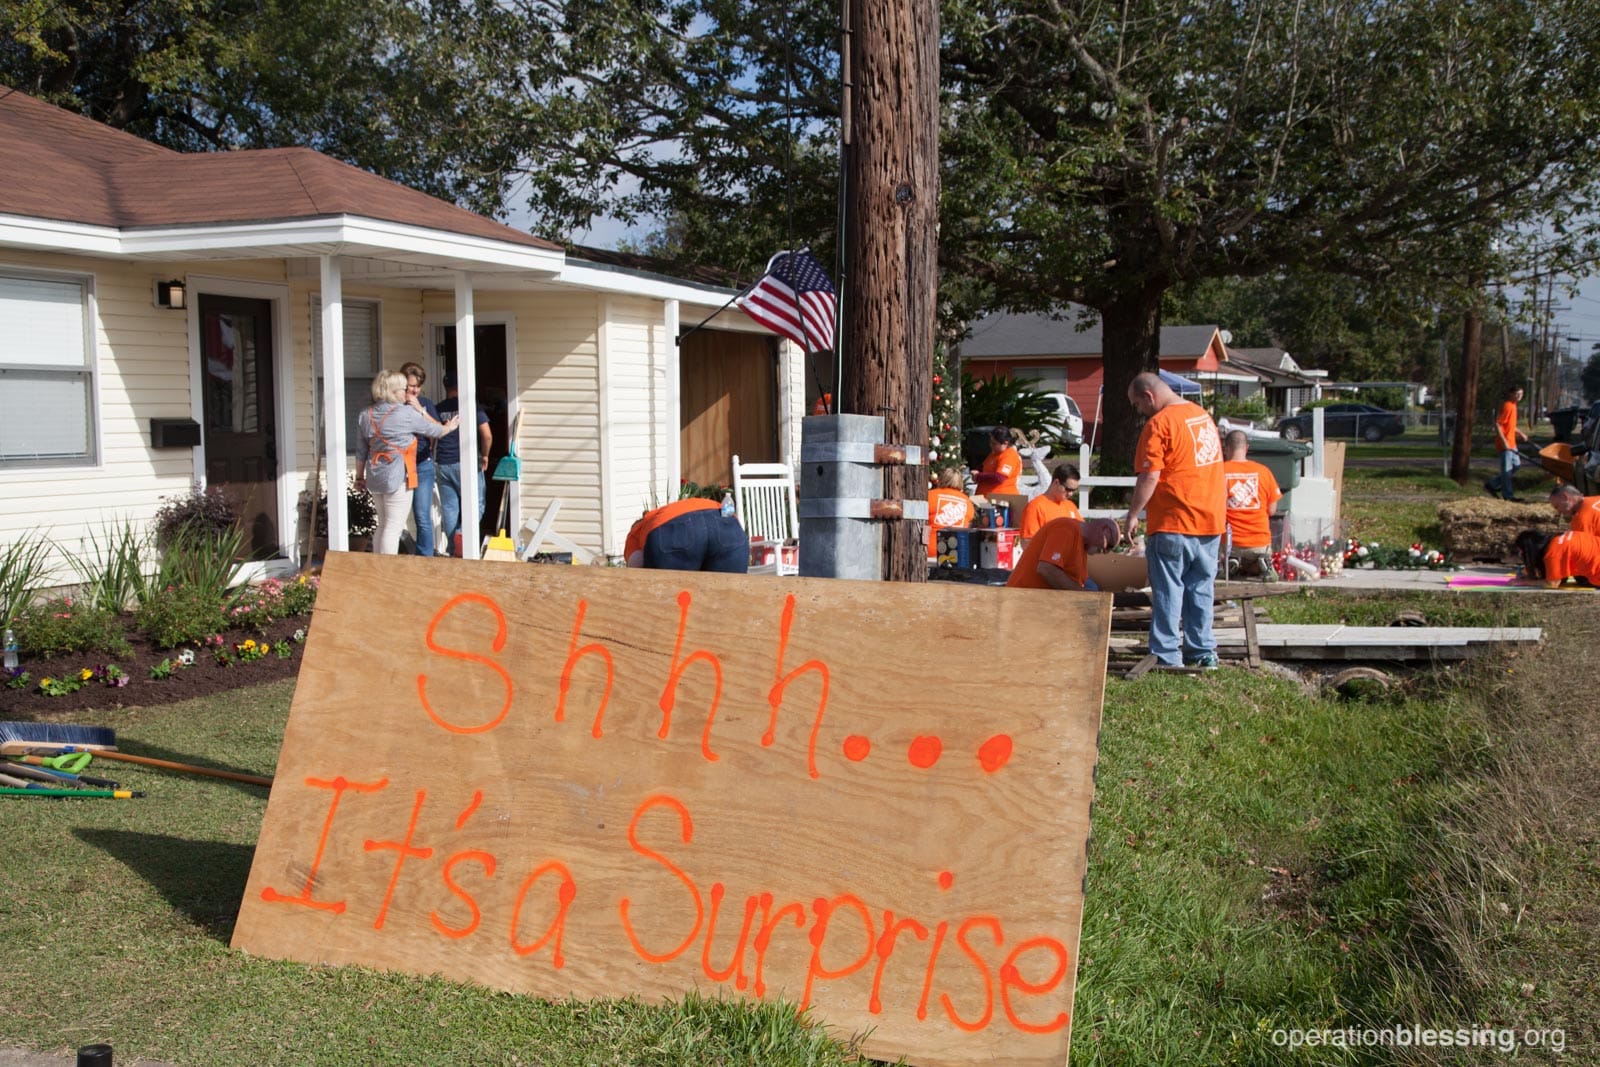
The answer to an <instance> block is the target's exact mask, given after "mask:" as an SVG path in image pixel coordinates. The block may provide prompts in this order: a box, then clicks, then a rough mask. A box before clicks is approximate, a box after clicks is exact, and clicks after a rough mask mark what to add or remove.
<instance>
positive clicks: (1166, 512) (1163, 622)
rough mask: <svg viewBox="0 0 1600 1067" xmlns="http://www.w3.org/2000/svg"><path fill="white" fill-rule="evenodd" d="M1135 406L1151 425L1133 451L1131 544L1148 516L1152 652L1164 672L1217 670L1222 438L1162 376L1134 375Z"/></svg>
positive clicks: (1131, 395)
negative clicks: (1215, 617) (1142, 517)
mask: <svg viewBox="0 0 1600 1067" xmlns="http://www.w3.org/2000/svg"><path fill="white" fill-rule="evenodd" d="M1128 401H1129V402H1130V403H1131V404H1132V405H1133V406H1134V408H1135V410H1137V411H1138V412H1139V414H1141V415H1143V416H1144V417H1145V419H1146V420H1147V421H1146V422H1145V424H1144V429H1143V430H1141V431H1140V433H1139V443H1138V445H1137V446H1136V447H1135V449H1134V459H1133V465H1134V471H1135V472H1136V474H1137V480H1136V481H1135V483H1134V487H1133V499H1132V501H1130V502H1129V505H1128V518H1127V526H1128V539H1129V540H1132V539H1133V536H1134V532H1135V530H1136V529H1137V528H1138V524H1139V512H1140V511H1144V512H1146V518H1145V521H1146V528H1147V529H1148V531H1149V536H1148V537H1147V538H1146V539H1145V553H1144V554H1145V561H1146V562H1147V563H1148V565H1149V568H1150V653H1151V655H1153V656H1155V657H1156V659H1157V660H1159V661H1160V662H1161V663H1162V664H1163V665H1165V666H1169V667H1176V666H1180V665H1182V664H1188V665H1190V666H1194V667H1203V668H1205V669H1207V670H1213V669H1215V668H1216V666H1217V642H1216V638H1215V637H1214V636H1213V635H1212V632H1211V614H1212V604H1213V600H1214V598H1215V592H1216V580H1217V549H1218V546H1219V543H1220V542H1221V539H1222V531H1223V529H1224V528H1225V527H1226V526H1227V490H1226V479H1225V477H1224V473H1223V468H1222V439H1221V438H1220V437H1219V436H1218V435H1217V425H1216V423H1214V422H1212V421H1211V416H1210V415H1207V414H1206V411H1205V409H1204V408H1202V407H1200V406H1199V405H1198V404H1192V403H1190V402H1189V401H1187V400H1184V399H1183V398H1182V397H1180V396H1179V395H1178V394H1177V393H1175V392H1173V391H1172V388H1171V387H1170V386H1168V385H1167V383H1166V382H1164V381H1162V380H1161V378H1160V376H1159V375H1156V374H1152V373H1150V372H1148V371H1147V372H1145V373H1142V374H1138V375H1135V376H1134V379H1133V381H1132V382H1131V383H1130V384H1129V385H1128ZM1180 624H1181V633H1180Z"/></svg>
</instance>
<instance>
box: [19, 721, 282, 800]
mask: <svg viewBox="0 0 1600 1067" xmlns="http://www.w3.org/2000/svg"><path fill="white" fill-rule="evenodd" d="M116 747H117V732H116V731H115V730H113V729H111V728H110V727H109V726H76V725H73V724H70V723H53V722H52V723H44V722H0V755H6V756H21V757H22V759H23V761H24V762H27V763H33V764H36V765H40V766H43V765H44V759H43V757H45V756H51V755H55V754H57V753H60V752H81V751H87V752H91V753H93V754H94V755H95V756H97V757H99V758H101V759H113V760H120V761H121V762H123V763H138V764H141V765H142V766H146V767H161V768H164V769H166V770H169V771H182V772H183V773H185V774H199V775H204V776H205V777H207V778H226V779H228V780H229V781H232V782H248V783H249V784H251V785H265V786H271V785H272V779H271V778H263V777H261V776H260V775H255V774H241V773H239V772H237V771H219V770H215V769H213V768H211V767H199V766H196V765H195V764H192V763H177V762H175V761H173V760H164V759H155V758H153V757H150V756H132V755H129V754H128V753H126V752H118V751H116Z"/></svg>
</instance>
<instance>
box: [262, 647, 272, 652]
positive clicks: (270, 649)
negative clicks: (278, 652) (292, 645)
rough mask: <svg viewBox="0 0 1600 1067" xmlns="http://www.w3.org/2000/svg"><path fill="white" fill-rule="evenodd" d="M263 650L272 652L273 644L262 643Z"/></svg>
mask: <svg viewBox="0 0 1600 1067" xmlns="http://www.w3.org/2000/svg"><path fill="white" fill-rule="evenodd" d="M261 651H263V652H271V651H272V646H271V645H262V646H261Z"/></svg>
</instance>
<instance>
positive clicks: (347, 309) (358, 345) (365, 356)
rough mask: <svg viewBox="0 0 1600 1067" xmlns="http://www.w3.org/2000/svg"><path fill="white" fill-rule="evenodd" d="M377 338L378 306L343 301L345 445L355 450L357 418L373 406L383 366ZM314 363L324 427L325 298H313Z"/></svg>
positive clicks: (319, 415) (318, 415) (319, 420)
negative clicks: (376, 380) (374, 389)
mask: <svg viewBox="0 0 1600 1067" xmlns="http://www.w3.org/2000/svg"><path fill="white" fill-rule="evenodd" d="M381 357H382V352H381V348H380V343H379V337H378V303H377V302H376V301H373V300H346V301H345V302H344V415H345V419H344V443H345V449H344V450H345V452H346V454H349V455H354V454H355V450H356V416H358V415H360V414H361V413H362V412H363V411H365V410H367V408H368V407H369V406H370V405H371V404H372V378H373V375H375V374H377V373H378V368H379V367H380V366H382V358H381ZM311 364H312V368H313V370H314V372H315V373H316V376H317V404H316V420H317V421H316V425H317V426H318V427H320V426H321V425H322V396H323V393H322V381H323V376H322V298H321V297H316V296H314V297H312V298H311Z"/></svg>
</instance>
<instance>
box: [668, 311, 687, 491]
mask: <svg viewBox="0 0 1600 1067" xmlns="http://www.w3.org/2000/svg"><path fill="white" fill-rule="evenodd" d="M664 310H665V312H666V320H667V321H666V330H667V410H666V419H665V420H664V421H665V423H666V427H667V495H666V500H667V501H673V500H676V499H677V498H678V486H679V485H681V484H682V479H683V378H682V370H681V366H682V365H681V363H680V359H681V357H682V353H681V352H680V351H679V349H678V302H677V301H676V300H668V301H665V304H664Z"/></svg>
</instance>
